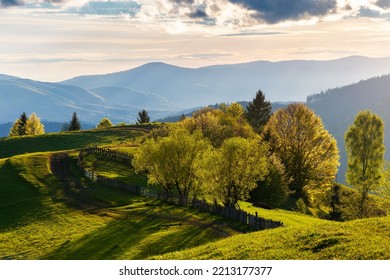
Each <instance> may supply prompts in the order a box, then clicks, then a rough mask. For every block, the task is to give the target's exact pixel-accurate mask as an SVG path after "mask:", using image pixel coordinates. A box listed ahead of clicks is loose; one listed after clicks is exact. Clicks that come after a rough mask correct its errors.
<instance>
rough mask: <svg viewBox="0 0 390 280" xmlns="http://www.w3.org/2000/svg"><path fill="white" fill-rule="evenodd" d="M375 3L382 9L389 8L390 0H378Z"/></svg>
mask: <svg viewBox="0 0 390 280" xmlns="http://www.w3.org/2000/svg"><path fill="white" fill-rule="evenodd" d="M375 4H376V5H377V6H378V7H381V8H383V9H388V8H390V0H378V1H376V3H375Z"/></svg>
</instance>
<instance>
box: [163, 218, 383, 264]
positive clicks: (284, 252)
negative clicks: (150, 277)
mask: <svg viewBox="0 0 390 280" xmlns="http://www.w3.org/2000/svg"><path fill="white" fill-rule="evenodd" d="M389 230H390V218H389V217H384V218H371V219H363V220H357V221H352V222H345V223H337V222H321V223H313V224H311V225H305V226H301V227H285V228H278V229H273V230H265V231H261V232H256V233H250V234H246V235H239V236H233V237H231V238H229V239H226V240H221V241H217V242H214V243H210V244H206V245H202V246H200V247H197V248H193V249H188V250H185V251H181V252H175V253H169V254H166V255H162V256H159V257H157V259H182V260H188V259H201V260H202V259H229V260H230V259H234V260H242V259H266V260H271V259H278V260H285V259H294V260H303V259H307V260H316V259H320V260H333V259H346V260H373V259H374V260H377V259H382V260H388V259H389V258H390V251H389V248H390V236H389Z"/></svg>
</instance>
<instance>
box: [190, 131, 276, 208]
mask: <svg viewBox="0 0 390 280" xmlns="http://www.w3.org/2000/svg"><path fill="white" fill-rule="evenodd" d="M267 153H268V148H267V145H266V144H260V143H259V141H258V140H256V139H244V138H241V137H233V138H229V139H226V140H225V141H224V142H223V144H222V146H221V147H220V148H218V149H213V150H212V151H210V152H208V153H205V154H204V155H203V158H202V160H201V162H202V164H201V166H202V168H199V169H198V170H197V175H198V177H199V178H200V181H201V182H202V184H203V186H204V187H205V189H206V192H208V193H209V195H210V196H212V197H213V198H214V199H217V200H219V201H222V203H223V204H224V205H225V206H230V207H235V206H236V205H237V203H238V200H245V199H247V198H248V197H249V192H250V191H251V190H252V189H254V188H255V187H256V182H257V181H258V180H262V179H263V178H264V176H265V175H266V174H267V172H268V169H267Z"/></svg>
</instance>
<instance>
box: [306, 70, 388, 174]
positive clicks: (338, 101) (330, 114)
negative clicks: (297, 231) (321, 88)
mask: <svg viewBox="0 0 390 280" xmlns="http://www.w3.org/2000/svg"><path fill="white" fill-rule="evenodd" d="M389 88H390V75H385V76H381V77H376V78H371V79H368V80H362V81H360V82H358V83H355V84H351V85H348V86H344V87H339V88H335V89H329V90H327V91H325V92H322V93H319V94H314V95H311V96H309V97H308V98H307V105H308V106H309V107H310V108H312V109H313V110H314V111H315V112H316V114H318V115H319V116H320V117H321V118H322V120H323V122H324V124H325V127H326V128H327V129H328V130H329V131H330V133H331V134H332V135H333V136H334V137H335V138H336V140H337V145H338V147H339V149H340V155H341V159H340V161H341V166H340V168H339V175H338V178H337V179H338V180H339V181H340V182H344V180H345V172H346V166H347V158H346V151H345V143H344V134H345V132H346V131H347V129H348V127H349V126H350V125H352V123H353V121H354V118H355V116H356V114H357V113H358V112H359V111H362V110H371V111H372V112H374V113H376V114H378V115H379V116H381V117H382V119H383V120H384V123H385V145H386V147H390V130H389V129H388V125H389V124H390V111H389V110H388V108H389V107H390V91H389ZM386 158H387V159H390V158H389V153H386Z"/></svg>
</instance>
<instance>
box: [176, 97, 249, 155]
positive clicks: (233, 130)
mask: <svg viewBox="0 0 390 280" xmlns="http://www.w3.org/2000/svg"><path fill="white" fill-rule="evenodd" d="M179 126H181V127H183V128H185V129H187V130H188V131H190V132H193V131H195V130H200V131H201V132H202V134H203V135H204V136H205V137H206V138H208V139H209V140H210V141H211V143H212V144H213V146H214V147H221V145H222V143H223V141H224V140H225V139H228V138H231V137H243V138H254V137H256V133H255V132H254V131H253V129H252V127H251V126H250V125H249V124H248V122H247V121H246V119H245V118H244V109H243V108H242V106H241V105H239V104H238V103H232V104H231V105H230V106H226V107H225V108H224V109H223V110H222V109H213V108H211V107H206V108H202V109H200V110H198V111H196V112H194V114H193V117H191V118H185V119H184V120H182V121H181V122H180V123H179Z"/></svg>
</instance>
